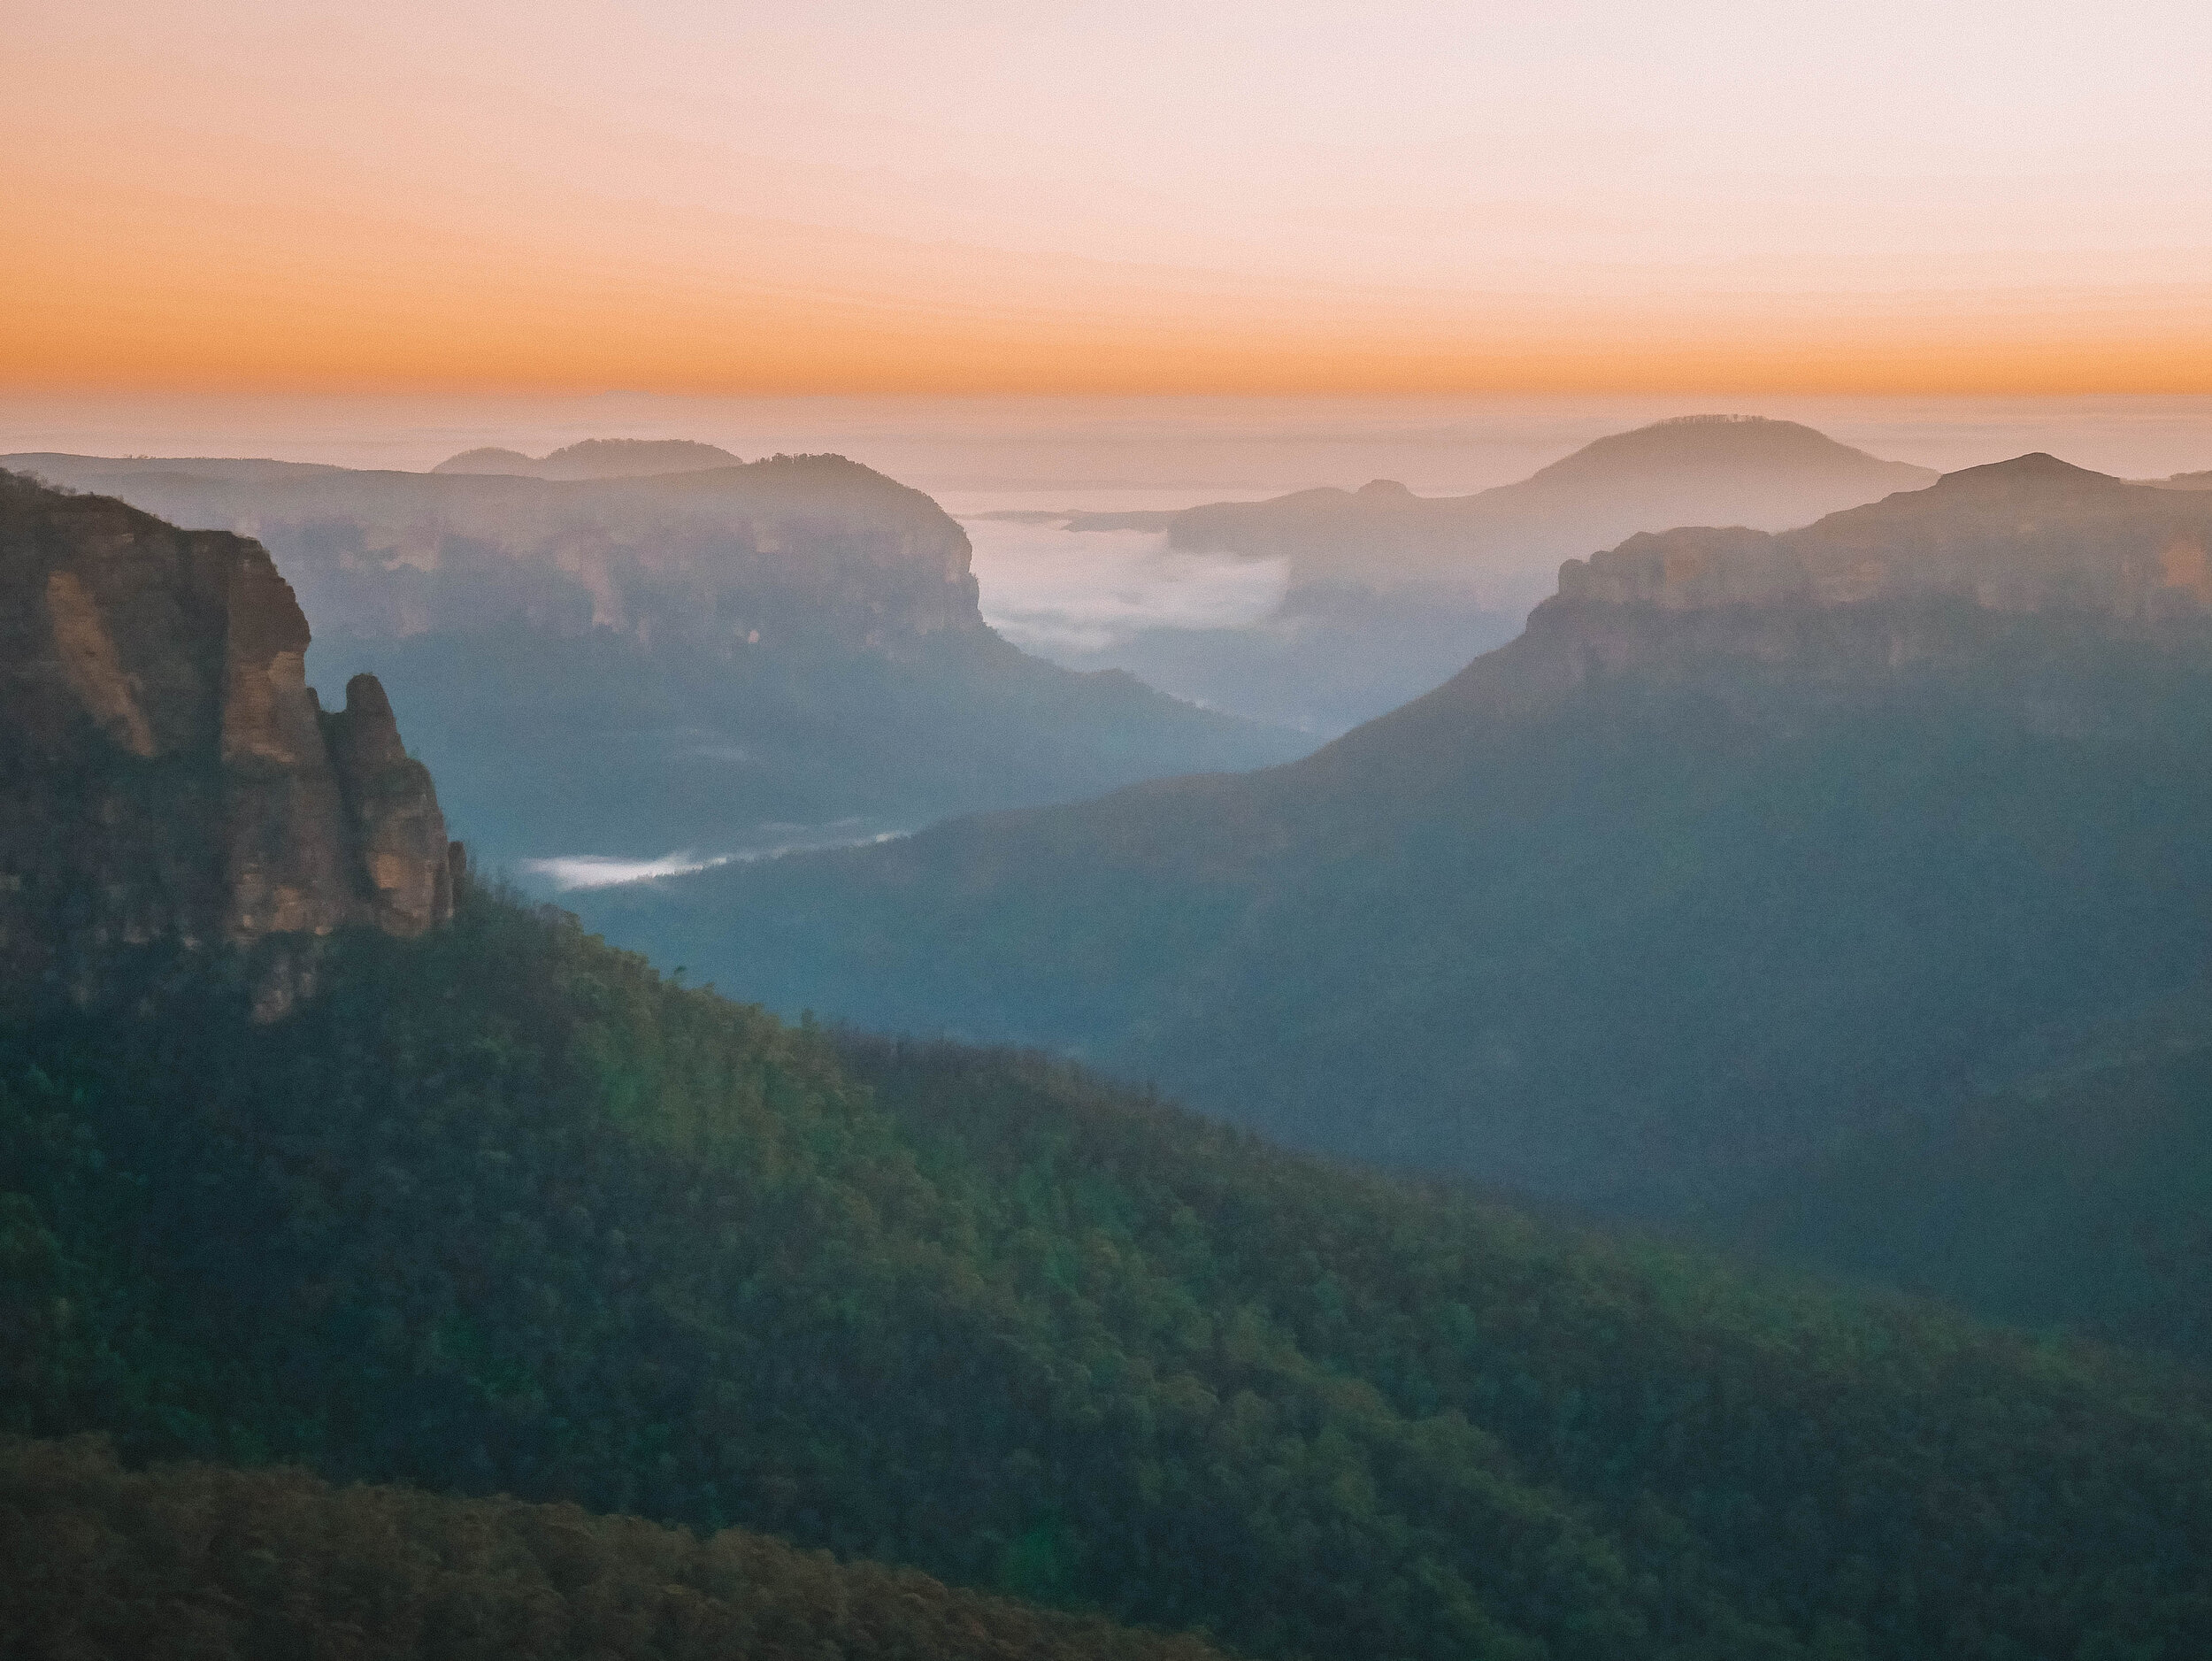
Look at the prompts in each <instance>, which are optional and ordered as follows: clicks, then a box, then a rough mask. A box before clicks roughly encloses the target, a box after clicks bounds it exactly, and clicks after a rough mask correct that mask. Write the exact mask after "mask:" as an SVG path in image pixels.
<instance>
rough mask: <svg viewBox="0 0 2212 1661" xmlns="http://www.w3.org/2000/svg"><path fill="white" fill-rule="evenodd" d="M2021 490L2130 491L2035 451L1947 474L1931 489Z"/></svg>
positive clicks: (2101, 475) (2109, 477)
mask: <svg viewBox="0 0 2212 1661" xmlns="http://www.w3.org/2000/svg"><path fill="white" fill-rule="evenodd" d="M2024 486H2025V487H2031V488H2038V489H2043V488H2053V487H2055V488H2060V489H2066V490H2095V489H2100V488H2116V489H2121V490H2125V489H2130V488H2134V487H2131V486H2130V485H2129V484H2128V482H2127V481H2125V480H2124V479H2116V478H2114V477H2113V476H2112V475H2111V474H2110V473H2097V472H2094V471H2093V470H2092V469H2090V468H2087V467H2077V466H2076V465H2074V464H2073V463H2072V462H2070V461H2061V460H2060V459H2059V458H2057V457H2055V456H2053V455H2049V454H2047V453H2046V452H2045V451H2043V450H2034V451H2032V452H2030V453H2029V454H2027V455H2025V456H2015V457H2014V458H2012V459H2011V460H2010V461H1993V462H1990V463H1989V464H1987V465H1985V466H1980V467H1963V468H1961V469H1960V470H1959V471H1958V472H1956V473H1945V474H1944V475H1943V477H1942V478H1940V479H1939V480H1937V481H1936V482H1935V484H1934V485H1933V486H1932V488H1934V489H1938V490H1943V491H1947V492H1956V491H1961V490H1986V489H1992V488H2001V489H2008V490H2011V489H2018V488H2022V487H2024Z"/></svg>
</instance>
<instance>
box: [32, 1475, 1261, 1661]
mask: <svg viewBox="0 0 2212 1661" xmlns="http://www.w3.org/2000/svg"><path fill="white" fill-rule="evenodd" d="M0 1561H4V1562H5V1563H6V1564H7V1565H8V1573H7V1574H6V1575H5V1576H0V1654H6V1655H10V1656H41V1657H57V1658H59V1657H79V1656H83V1657H104V1656H122V1655H127V1656H130V1657H134V1658H136V1661H152V1658H154V1657H172V1656H174V1657H185V1656H195V1657H209V1656H225V1657H230V1656H236V1657H252V1658H254V1661H259V1658H260V1657H268V1661H340V1657H343V1658H344V1661H383V1658H384V1657H391V1658H392V1661H398V1658H399V1657H410V1658H411V1657H436V1658H437V1661H476V1657H487V1658H488V1657H514V1656H527V1657H532V1661H565V1657H579V1661H583V1658H585V1657H588V1658H589V1661H632V1657H638V1658H640V1661H643V1658H645V1657H650V1658H651V1661H708V1658H709V1657H713V1658H714V1661H727V1658H728V1657H733V1656H745V1657H759V1661H817V1658H818V1657H822V1656H825V1655H834V1656H839V1657H851V1661H877V1658H878V1657H882V1658H883V1661H932V1658H933V1657H948V1658H949V1657H958V1658H959V1661H1208V1657H1211V1656H1213V1655H1215V1654H1216V1653H1217V1652H1216V1651H1214V1650H1212V1649H1209V1648H1208V1647H1207V1646H1206V1645H1204V1644H1203V1643H1201V1642H1198V1641H1197V1640H1195V1639H1193V1638H1189V1637H1187V1636H1179V1635H1167V1634H1146V1633H1136V1632H1131V1631H1128V1630H1126V1629H1123V1628H1117V1627H1115V1626H1111V1625H1110V1624H1108V1623H1107V1622H1104V1621H1102V1620H1098V1619H1094V1618H1083V1617H1077V1616H1068V1615H1061V1614H1056V1613H1053V1612H1049V1611H1040V1610H1036V1609H1033V1608H1028V1607H1025V1606H1023V1605H1021V1604H1018V1603H1010V1602H1008V1601H1006V1600H1005V1599H1002V1598H995V1597H988V1596H980V1595H979V1594H977V1593H974V1592H962V1591H952V1590H949V1589H948V1588H945V1587H944V1586H942V1585H941V1584H940V1583H939V1582H937V1581H935V1580H931V1579H930V1578H929V1577H928V1576H927V1575H926V1574H921V1573H917V1572H915V1571H914V1570H911V1569H887V1568H884V1567H881V1566H879V1565H875V1564H851V1565H847V1564H841V1563H839V1562H838V1561H837V1560H836V1559H835V1558H833V1557H831V1556H830V1555H829V1554H828V1553H827V1552H822V1551H813V1552H804V1551H797V1550H795V1549H792V1548H791V1547H789V1546H787V1545H785V1544H783V1543H782V1542H779V1541H775V1540H770V1539H766V1538H764V1537H763V1536H762V1535H759V1534H747V1533H745V1532H744V1531H743V1530H741V1529H726V1530H724V1531H723V1532H722V1533H720V1534H715V1535H713V1536H712V1537H710V1538H708V1539H704V1540H702V1539H700V1538H698V1537H696V1536H695V1535H694V1534H690V1533H688V1532H687V1531H685V1530H682V1529H676V1528H664V1527H659V1526H655V1525H653V1524H651V1523H647V1522H641V1521H640V1520H639V1519H636V1518H629V1517H596V1516H593V1515H591V1514H590V1513H589V1512H587V1511H581V1510H579V1509H578V1508H577V1507H576V1506H573V1505H526V1504H523V1503H519V1502H518V1501H515V1500H512V1499H506V1498H501V1499H479V1500H464V1499H455V1498H448V1497H442V1496H434V1495H431V1494H426V1493H423V1492H421V1491H419V1490H411V1489H407V1488H390V1487H368V1486H364V1485H354V1486H350V1487H347V1488H333V1487H332V1486H331V1485H330V1484H328V1483H326V1482H323V1481H321V1480H318V1479H317V1478H315V1477H314V1476H312V1475H311V1474H310V1473H307V1472H304V1471H301V1470H297V1469H287V1468H281V1467H278V1468H264V1469H260V1470H252V1471H242V1470H236V1469H231V1468H226V1467H223V1466H218V1465H169V1466H164V1467H162V1468H160V1469H157V1470H154V1471H150V1472H127V1471H125V1470H124V1469H122V1468H121V1467H120V1466H119V1465H118V1464H117V1462H116V1460H115V1457H114V1453H113V1450H111V1449H110V1448H108V1447H107V1446H105V1445H104V1443H103V1442H100V1441H99V1440H98V1439H97V1438H93V1437H83V1438H77V1439H73V1440H72V1441H70V1442H59V1443H56V1442H0Z"/></svg>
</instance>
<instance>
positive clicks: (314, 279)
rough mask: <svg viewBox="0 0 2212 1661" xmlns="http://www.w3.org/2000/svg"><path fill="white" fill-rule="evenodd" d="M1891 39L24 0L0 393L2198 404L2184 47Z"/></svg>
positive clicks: (1690, 25) (2027, 1)
mask: <svg viewBox="0 0 2212 1661" xmlns="http://www.w3.org/2000/svg"><path fill="white" fill-rule="evenodd" d="M1929 10H1930V9H1929V8H1925V7H1908V6H1905V5H1902V4H1894V5H1893V4H1888V0H1868V3H1867V4H1862V5H1857V6H1854V7H1850V8H1843V7H1838V6H1833V5H1825V6H1811V5H1801V4H1787V0H1770V3H1769V4H1757V5H1751V4H1719V3H1718V0H1691V3H1688V4H1675V5H1670V6H1665V7H1659V6H1634V5H1629V4H1575V3H1574V0H1555V3H1554V4H1543V5H1537V4H1529V5H1502V6H1494V7H1484V8H1476V7H1470V6H1466V5H1464V4H1456V5H1444V4H1390V3H1389V0H1377V4H1369V5H1364V6H1360V7H1352V6H1336V5H1328V6H1305V7H1301V6H1296V5H1291V6H1287V7H1286V6H1283V5H1279V4H1278V5H1271V6H1263V5H1258V4H1242V3H1241V0H1231V3H1229V4H1221V5H1218V6H1215V7H1211V8H1194V7H1191V6H1189V5H1187V4H1179V5H1168V4H1159V3H1157V0H1125V3H1124V4H1117V5H1113V6H1103V5H1101V6H1088V5H1062V6H1053V5H1049V4H1029V5H1016V4H996V3H995V0H994V3H991V4H959V3H958V0H949V3H948V4H942V5H940V6H935V7H914V6H911V5H904V6H896V7H894V6H890V5H879V4H819V5H815V6H809V7H790V6H785V7H782V8H778V9H775V10H773V11H772V10H771V9H769V8H765V7H757V6H751V5H746V4H737V5H728V4H724V5H710V4H669V3H668V0H646V3H645V4H636V5H632V6H626V7H620V8H618V7H615V6H612V5H608V4H571V5H562V4H548V5H540V6H530V7H524V6H519V5H507V6H483V5H473V4H468V3H467V0H456V3H454V4H438V5H431V4H425V3H424V0H389V3H388V4H384V5H381V6H379V7H374V8H365V7H348V8H337V7H326V8H322V9H320V10H318V9H317V8H314V7H304V8H303V7H301V6H299V5H296V4H293V5H283V6H279V5H276V4H241V3H240V0H211V3H210V4H206V5H204V6H201V7H197V8H190V7H181V6H175V5H169V4H146V3H145V0H119V4H113V5H111V6H108V7H104V8H65V7H63V6H61V5H58V4H45V0H34V12H35V15H34V16H32V17H31V18H30V19H28V20H27V22H24V23H20V24H15V23H12V25H11V31H12V40H11V44H10V48H9V50H8V52H7V53H6V54H5V55H4V62H0V135H4V138H5V141H6V147H7V148H6V153H7V155H8V156H9V158H10V164H9V165H8V166H7V167H6V168H5V169H0V214H4V216H5V219H4V222H5V223H6V224H8V225H9V226H10V227H12V230H11V237H10V246H9V248H8V250H7V252H6V256H5V258H4V261H0V381H4V382H5V383H7V384H12V385H14V386H18V387H49V388H69V387H118V388H122V387H144V388H526V389H548V390H564V389H589V388H601V387H625V388H657V389H666V390H682V391H700V392H714V391H744V390H763V391H809V390H821V391H871V390H885V391H947V392H968V391H993V390H1010V391H1077V392H1105V391H1115V392H1148V391H1269V392H1296V391H1308V390H1310V391H1333V392H1353V391H1378V392H1380V391H1391V390H1548V389H1556V390H1601V389H1617V390H1665V389H1670V388H1700V389H1703V390H1715V389H1718V390H1726V389H1743V390H1804V391H1865V392H2037V391H2073V392H2081V391H2169V392H2188V391H2207V390H2212V165H2208V164H2212V98H2208V97H2207V96H2205V91H2206V89H2205V86H2204V84H2203V77H2204V65H2206V64H2207V63H2208V62H2212V22H2208V20H2207V14H2208V12H2212V9H2207V8H2200V7H2189V8H2184V7H2181V6H2178V5H2172V6H2164V5H2156V4H2154V5H2142V6H2136V7H2132V8H2130V9H2129V12H2130V15H2129V16H2127V17H2125V18H2116V17H2111V16H2101V15H2091V14H2090V13H2089V12H2088V11H2087V10H2086V9H2084V8H2078V7H2062V6H2056V5H2040V4H2033V3H2032V0H2020V3H2017V4H2008V5H2003V6H1999V5H1995V4H1979V0H1964V3H1962V4H1953V5H1950V6H1947V7H1945V8H1942V9H1941V11H1942V12H1943V15H1942V17H1940V18H1939V19H1934V18H1931V17H1930V16H1928V15H1926V13H1927V12H1929ZM1196 12H1203V15H1202V16H1200V17H1196V18H1194V17H1193V16H1191V15H1188V14H1192V13H1196ZM92 13H96V15H87V14H92ZM1478 13H1479V15H1477V14H1478Z"/></svg>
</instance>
